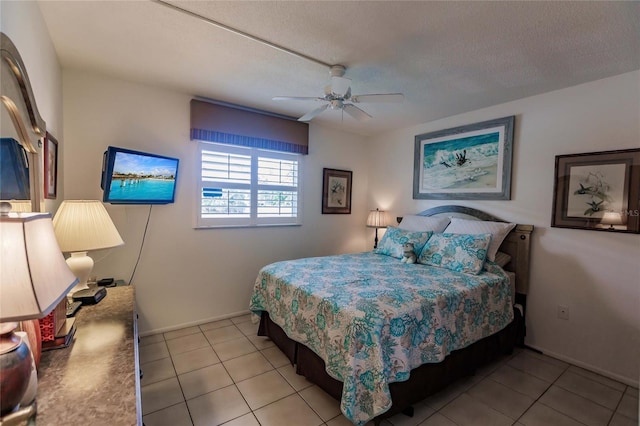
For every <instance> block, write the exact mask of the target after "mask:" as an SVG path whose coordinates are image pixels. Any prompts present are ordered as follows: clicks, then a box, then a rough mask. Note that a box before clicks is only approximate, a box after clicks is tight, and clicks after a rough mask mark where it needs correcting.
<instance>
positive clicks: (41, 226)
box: [0, 213, 77, 322]
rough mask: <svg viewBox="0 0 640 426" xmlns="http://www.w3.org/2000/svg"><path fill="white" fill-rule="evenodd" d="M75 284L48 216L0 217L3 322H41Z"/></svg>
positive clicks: (0, 294)
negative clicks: (35, 320)
mask: <svg viewBox="0 0 640 426" xmlns="http://www.w3.org/2000/svg"><path fill="white" fill-rule="evenodd" d="M76 283H77V279H76V277H75V275H74V274H73V272H71V270H70V269H69V267H68V266H67V264H66V263H65V260H64V256H63V255H62V251H61V250H60V247H59V246H58V242H57V240H56V236H55V233H54V231H53V225H52V222H51V215H50V214H49V213H31V214H28V213H22V214H3V215H2V216H0V321H2V322H9V321H22V320H25V319H32V318H42V317H44V316H46V315H47V314H48V313H49V312H51V311H52V310H53V308H54V307H55V306H56V305H57V304H58V303H59V302H60V301H61V300H62V298H63V297H65V296H66V294H67V292H68V291H69V290H70V289H71V288H72V287H73V286H74V285H75V284H76Z"/></svg>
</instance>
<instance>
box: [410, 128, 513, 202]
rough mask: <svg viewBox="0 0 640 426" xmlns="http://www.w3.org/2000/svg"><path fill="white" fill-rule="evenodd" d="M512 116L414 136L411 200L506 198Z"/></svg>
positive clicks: (507, 195) (508, 190) (508, 198)
mask: <svg viewBox="0 0 640 426" xmlns="http://www.w3.org/2000/svg"><path fill="white" fill-rule="evenodd" d="M514 122H515V116H510V117H503V118H498V119H495V120H489V121H483V122H481V123H475V124H470V125H466V126H460V127H455V128H452V129H446V130H438V131H435V132H430V133H424V134H421V135H417V136H416V137H415V151H414V166H413V198H414V199H437V200H510V199H511V160H512V157H513V128H514Z"/></svg>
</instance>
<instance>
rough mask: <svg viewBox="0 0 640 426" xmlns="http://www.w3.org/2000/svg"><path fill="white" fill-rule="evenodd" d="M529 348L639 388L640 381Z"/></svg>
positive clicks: (545, 350) (537, 347)
mask: <svg viewBox="0 0 640 426" xmlns="http://www.w3.org/2000/svg"><path fill="white" fill-rule="evenodd" d="M528 346H529V347H531V348H533V349H536V350H539V351H540V352H542V353H543V354H544V355H547V356H550V357H552V358H556V359H559V360H560V361H564V362H568V363H569V364H572V365H575V366H576V367H580V368H584V369H585V370H589V371H591V372H593V373H596V374H600V375H601V376H604V377H608V378H609V379H613V380H616V381H618V382H620V383H624V384H625V385H629V386H633V387H634V388H637V387H638V383H639V382H638V380H634V379H631V378H629V377H625V376H621V375H619V374H615V373H612V372H610V371H606V370H603V369H602V368H598V367H595V366H593V365H590V364H587V363H585V362H582V361H579V360H577V359H573V358H571V357H568V356H566V355H562V354H558V353H555V352H553V351H549V350H547V349H545V348H543V347H540V346H535V345H528Z"/></svg>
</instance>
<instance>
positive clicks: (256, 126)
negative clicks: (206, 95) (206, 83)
mask: <svg viewBox="0 0 640 426" xmlns="http://www.w3.org/2000/svg"><path fill="white" fill-rule="evenodd" d="M191 140H200V141H207V142H216V143H222V144H226V145H235V146H242V147H246V148H258V149H266V150H271V151H280V152H291V153H296V154H304V155H306V154H308V153H309V125H308V123H302V122H299V121H296V120H294V119H288V118H285V117H281V116H276V115H273V114H269V113H266V112H260V111H257V110H250V109H248V108H246V109H245V108H241V107H233V106H229V105H223V104H221V103H215V102H213V101H202V100H198V99H192V100H191Z"/></svg>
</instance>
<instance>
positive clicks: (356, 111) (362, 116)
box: [343, 104, 371, 121]
mask: <svg viewBox="0 0 640 426" xmlns="http://www.w3.org/2000/svg"><path fill="white" fill-rule="evenodd" d="M343 109H344V111H345V112H346V113H347V114H349V115H350V116H352V117H353V118H355V119H356V120H358V121H367V120H369V119H370V118H371V116H370V115H369V114H367V113H366V112H364V111H363V110H361V109H360V108H358V107H357V106H355V105H352V104H344V108H343Z"/></svg>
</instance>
